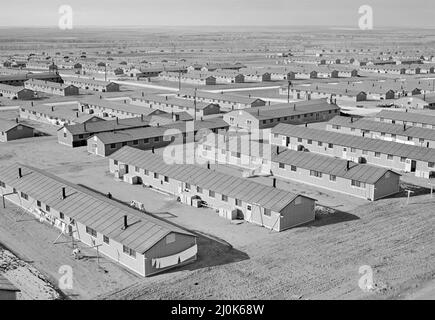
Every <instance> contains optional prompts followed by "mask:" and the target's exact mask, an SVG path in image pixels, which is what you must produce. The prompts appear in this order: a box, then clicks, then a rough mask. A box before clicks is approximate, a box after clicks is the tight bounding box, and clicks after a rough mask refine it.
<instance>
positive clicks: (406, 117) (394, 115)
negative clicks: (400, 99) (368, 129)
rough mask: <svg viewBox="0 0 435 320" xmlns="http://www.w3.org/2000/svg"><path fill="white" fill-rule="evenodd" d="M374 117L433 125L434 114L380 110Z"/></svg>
mask: <svg viewBox="0 0 435 320" xmlns="http://www.w3.org/2000/svg"><path fill="white" fill-rule="evenodd" d="M376 118H385V119H392V120H399V121H406V122H418V123H425V124H430V125H432V126H435V116H432V115H428V114H423V113H417V112H402V111H391V110H382V111H381V112H379V113H378V114H377V115H376Z"/></svg>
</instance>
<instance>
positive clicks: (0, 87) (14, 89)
mask: <svg viewBox="0 0 435 320" xmlns="http://www.w3.org/2000/svg"><path fill="white" fill-rule="evenodd" d="M0 90H5V91H10V92H14V93H18V92H20V91H23V90H26V91H31V90H29V89H25V88H23V87H21V86H10V85H7V84H2V83H0Z"/></svg>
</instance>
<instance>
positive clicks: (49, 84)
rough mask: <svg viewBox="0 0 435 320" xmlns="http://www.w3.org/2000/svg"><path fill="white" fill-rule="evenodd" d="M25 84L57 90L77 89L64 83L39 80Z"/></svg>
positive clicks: (31, 80)
mask: <svg viewBox="0 0 435 320" xmlns="http://www.w3.org/2000/svg"><path fill="white" fill-rule="evenodd" d="M25 83H27V84H30V85H36V86H47V87H50V88H56V89H60V90H64V89H66V88H69V87H73V88H77V87H76V86H74V85H68V84H64V83H58V82H53V81H45V80H39V79H29V80H27V81H26V82H25Z"/></svg>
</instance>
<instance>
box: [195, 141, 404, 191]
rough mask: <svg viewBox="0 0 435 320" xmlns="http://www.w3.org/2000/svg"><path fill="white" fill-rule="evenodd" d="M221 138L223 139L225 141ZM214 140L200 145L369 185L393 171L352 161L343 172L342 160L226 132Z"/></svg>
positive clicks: (343, 161) (343, 164)
mask: <svg viewBox="0 0 435 320" xmlns="http://www.w3.org/2000/svg"><path fill="white" fill-rule="evenodd" d="M224 137H225V138H226V139H225V141H224ZM218 138H220V139H219V140H218V141H216V138H215V137H214V139H212V141H208V140H207V141H204V142H203V143H202V144H203V145H208V146H212V147H216V145H217V148H218V149H219V150H222V149H224V150H227V151H231V152H239V153H241V154H243V155H248V156H252V157H261V158H263V159H266V160H270V161H272V162H275V163H285V164H288V165H294V166H296V167H299V168H303V169H307V170H316V171H320V172H322V173H325V174H331V175H335V176H337V177H342V178H345V179H350V180H358V181H361V182H366V183H370V184H373V183H375V182H377V181H378V180H379V179H380V178H381V177H383V176H384V175H385V174H386V173H387V172H389V171H390V172H394V171H392V170H389V169H385V168H380V167H376V166H372V165H369V164H358V163H354V162H350V168H349V169H347V161H346V160H343V159H338V158H333V157H329V156H326V155H322V154H317V153H313V152H304V151H295V150H291V149H284V148H282V147H279V146H272V145H271V144H268V143H262V142H259V141H253V140H252V139H251V136H249V135H247V134H238V133H228V134H226V135H219V136H218ZM394 173H395V172H394ZM395 174H397V173H395Z"/></svg>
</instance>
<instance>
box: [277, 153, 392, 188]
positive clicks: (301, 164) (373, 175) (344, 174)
mask: <svg viewBox="0 0 435 320" xmlns="http://www.w3.org/2000/svg"><path fill="white" fill-rule="evenodd" d="M272 161H274V162H280V163H285V164H288V165H294V166H296V167H298V168H304V169H307V170H315V171H319V172H322V173H325V174H330V175H335V176H337V177H341V178H345V179H349V180H358V181H361V182H365V183H369V184H374V183H376V182H377V181H378V180H379V179H380V178H382V177H383V176H384V175H385V174H386V173H387V172H393V173H394V174H398V173H395V172H394V171H391V170H388V169H385V168H380V167H376V166H372V165H368V164H358V163H354V162H350V163H349V169H347V164H348V163H347V161H346V160H342V159H338V158H333V157H329V156H325V155H321V154H316V153H312V152H304V151H295V150H290V149H287V150H285V151H280V152H279V154H276V152H274V155H273V157H272Z"/></svg>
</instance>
